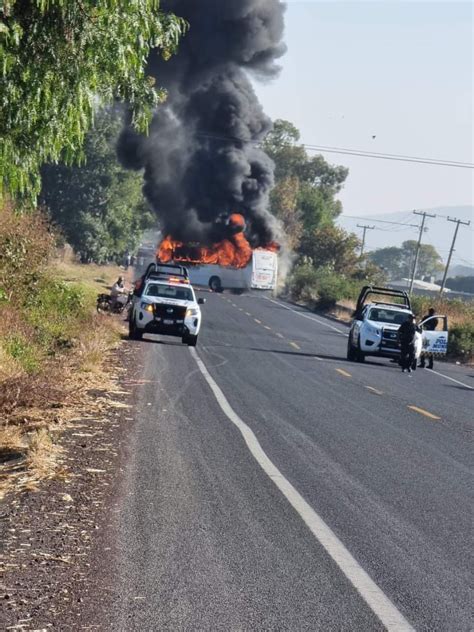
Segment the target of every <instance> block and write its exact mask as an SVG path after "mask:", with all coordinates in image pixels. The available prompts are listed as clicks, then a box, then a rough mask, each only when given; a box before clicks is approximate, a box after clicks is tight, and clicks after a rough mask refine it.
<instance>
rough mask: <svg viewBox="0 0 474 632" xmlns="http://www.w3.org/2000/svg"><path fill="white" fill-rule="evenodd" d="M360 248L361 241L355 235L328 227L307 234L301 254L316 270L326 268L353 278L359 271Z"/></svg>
mask: <svg viewBox="0 0 474 632" xmlns="http://www.w3.org/2000/svg"><path fill="white" fill-rule="evenodd" d="M359 247H360V241H359V239H358V238H357V236H356V235H355V234H354V233H348V232H346V231H345V230H344V229H342V228H339V227H338V226H331V225H328V226H322V227H321V228H316V229H314V230H313V231H312V232H309V233H307V232H305V233H304V235H303V238H302V240H301V245H300V252H301V254H302V255H304V256H305V257H307V258H308V259H309V260H310V261H311V263H312V264H313V266H314V267H316V268H326V269H328V270H330V271H331V272H336V273H337V274H341V275H345V276H351V275H352V274H353V273H354V272H356V270H357V269H358V264H359V260H360V257H359V254H358V252H357V250H358V248H359Z"/></svg>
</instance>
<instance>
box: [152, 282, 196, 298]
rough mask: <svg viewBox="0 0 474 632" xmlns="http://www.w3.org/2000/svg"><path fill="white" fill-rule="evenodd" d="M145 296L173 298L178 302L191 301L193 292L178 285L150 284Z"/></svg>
mask: <svg viewBox="0 0 474 632" xmlns="http://www.w3.org/2000/svg"><path fill="white" fill-rule="evenodd" d="M145 296H150V297H153V298H155V297H160V298H174V299H176V300H178V301H193V300H194V296H193V291H192V290H191V288H189V287H180V286H179V285H159V284H158V283H151V284H150V285H148V286H147V288H146V292H145Z"/></svg>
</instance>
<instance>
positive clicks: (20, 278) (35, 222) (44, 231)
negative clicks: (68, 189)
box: [0, 205, 55, 299]
mask: <svg viewBox="0 0 474 632" xmlns="http://www.w3.org/2000/svg"><path fill="white" fill-rule="evenodd" d="M54 243H55V236H54V234H53V233H52V231H51V229H50V226H49V224H48V222H47V218H46V216H45V215H44V214H43V213H41V212H40V211H31V212H28V213H17V212H15V211H14V209H13V208H12V207H11V206H8V205H4V206H0V287H1V288H2V293H3V294H4V296H5V297H6V298H8V299H11V298H13V299H15V297H16V296H17V295H21V294H22V293H23V292H24V289H25V286H26V285H30V284H32V283H33V284H34V282H35V280H36V278H37V276H38V274H39V273H40V272H41V270H43V269H44V267H45V266H46V265H47V263H48V260H49V259H50V257H51V256H52V254H53V251H54Z"/></svg>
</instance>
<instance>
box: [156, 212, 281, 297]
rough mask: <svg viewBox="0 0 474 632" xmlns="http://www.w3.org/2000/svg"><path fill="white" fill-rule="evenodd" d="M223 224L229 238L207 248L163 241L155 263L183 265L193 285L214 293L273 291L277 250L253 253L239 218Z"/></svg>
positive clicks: (268, 247) (168, 239) (272, 245)
mask: <svg viewBox="0 0 474 632" xmlns="http://www.w3.org/2000/svg"><path fill="white" fill-rule="evenodd" d="M226 222H227V225H228V226H229V227H230V228H231V230H230V231H228V233H229V234H228V236H227V237H226V238H225V239H222V240H221V241H219V242H217V243H214V244H212V245H210V246H204V245H202V244H199V243H197V242H191V243H186V244H185V243H183V242H180V241H177V240H175V239H173V238H172V237H170V236H168V237H165V238H164V239H163V241H162V242H161V244H160V245H159V247H158V251H157V253H156V258H157V261H159V262H161V263H169V262H174V263H179V264H183V265H185V266H186V268H187V269H188V272H189V279H190V281H191V283H192V284H193V285H200V286H204V287H209V288H210V289H211V290H213V291H214V292H221V291H223V290H225V289H228V290H247V289H258V290H274V289H275V288H276V286H277V277H278V250H279V246H278V245H277V244H275V243H273V242H272V243H270V244H268V245H266V246H264V247H259V248H255V249H253V248H252V247H251V245H250V244H249V242H248V240H247V238H246V237H245V234H244V228H245V220H244V218H243V217H242V215H239V214H237V213H234V214H232V215H230V217H229V218H228V219H227V220H226Z"/></svg>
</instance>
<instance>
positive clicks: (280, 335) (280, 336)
mask: <svg viewBox="0 0 474 632" xmlns="http://www.w3.org/2000/svg"><path fill="white" fill-rule="evenodd" d="M275 335H276V336H278V338H284V337H285V336H284V335H283V334H280V333H278V332H276V334H275Z"/></svg>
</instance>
